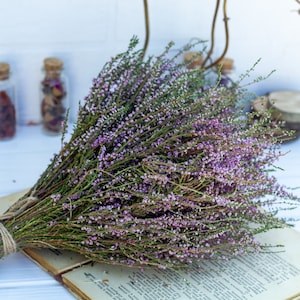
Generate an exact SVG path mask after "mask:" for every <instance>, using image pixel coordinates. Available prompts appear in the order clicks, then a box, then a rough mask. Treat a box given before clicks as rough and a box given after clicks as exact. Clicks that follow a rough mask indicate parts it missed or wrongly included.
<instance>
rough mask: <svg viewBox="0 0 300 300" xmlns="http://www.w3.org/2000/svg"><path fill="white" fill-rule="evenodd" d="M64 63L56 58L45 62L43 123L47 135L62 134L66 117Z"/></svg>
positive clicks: (42, 85)
mask: <svg viewBox="0 0 300 300" xmlns="http://www.w3.org/2000/svg"><path fill="white" fill-rule="evenodd" d="M62 71H63V62H62V61H61V60H60V59H58V58H55V57H49V58H46V59H45V60H44V72H45V75H44V79H43V80H42V82H41V90H42V104H41V113H42V122H43V129H44V131H45V133H47V134H53V135H56V134H60V133H61V132H62V131H63V123H64V120H65V117H66V109H67V103H66V96H67V92H66V78H65V76H64V75H63V72H62Z"/></svg>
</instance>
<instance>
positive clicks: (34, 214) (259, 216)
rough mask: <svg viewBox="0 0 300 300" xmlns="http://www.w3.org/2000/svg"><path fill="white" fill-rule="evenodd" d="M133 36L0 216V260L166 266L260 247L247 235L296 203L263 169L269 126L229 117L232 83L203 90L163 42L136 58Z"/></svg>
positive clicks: (271, 144) (201, 77)
mask: <svg viewBox="0 0 300 300" xmlns="http://www.w3.org/2000/svg"><path fill="white" fill-rule="evenodd" d="M137 43H138V42H137V40H136V39H132V40H131V43H130V46H129V48H128V50H127V51H126V52H124V53H122V54H120V55H117V56H116V57H115V58H113V59H112V60H111V61H110V62H108V63H107V64H106V65H105V66H104V68H103V69H102V71H101V72H100V74H99V76H98V77H97V78H96V79H95V80H94V81H93V84H92V87H91V90H90V92H89V95H88V96H87V97H86V99H85V101H84V104H83V106H82V107H81V108H80V112H79V116H78V122H77V124H76V126H75V128H74V131H73V134H72V137H71V139H70V140H69V141H68V142H67V143H64V146H63V148H62V149H61V151H60V153H58V154H57V155H55V156H54V158H53V160H52V161H51V163H50V165H49V166H48V168H47V169H46V170H45V171H44V173H43V174H42V175H41V177H40V178H39V180H38V181H37V183H36V184H35V185H34V186H33V187H32V189H31V190H30V191H29V192H28V194H27V195H25V196H24V197H23V198H21V199H20V200H19V201H18V202H17V204H16V205H14V206H13V207H11V208H10V209H9V210H8V211H7V212H6V213H5V214H4V215H3V216H2V217H1V220H2V223H0V224H1V232H2V236H3V239H2V241H1V242H0V252H1V255H2V256H3V255H6V254H7V253H9V252H12V251H15V250H16V249H22V248H25V247H51V248H52V247H53V248H60V249H66V250H73V251H76V252H79V253H81V254H83V255H85V256H86V257H88V258H91V259H92V260H94V261H99V262H105V263H112V264H125V265H129V266H144V267H145V266H157V267H171V268H178V267H185V266H188V265H189V264H190V263H191V262H193V261H195V260H199V259H200V260H201V259H214V258H215V259H223V258H224V259H226V258H230V257H234V256H236V255H239V254H243V253H249V252H259V251H263V250H264V249H265V247H266V246H265V245H261V244H259V243H258V242H257V241H256V240H255V235H256V234H257V233H260V232H264V231H267V230H269V229H271V228H276V227H283V226H285V224H284V222H283V221H281V220H279V219H278V218H276V216H275V215H276V212H277V210H278V209H280V206H281V204H283V205H285V203H289V204H293V203H294V204H297V199H295V198H294V197H293V196H292V195H290V194H288V193H287V192H286V191H285V190H284V189H283V188H282V187H281V186H280V185H278V183H277V182H276V179H275V178H274V177H273V176H272V175H271V173H270V172H269V171H268V170H269V169H270V168H271V167H272V165H273V163H274V161H276V159H277V158H278V156H279V155H280V153H279V152H278V149H277V148H278V146H276V143H275V142H276V137H275V136H274V134H273V132H276V136H278V130H280V128H277V127H276V124H273V123H271V122H270V121H268V118H267V116H260V118H255V116H252V115H251V113H249V114H248V115H245V114H244V115H243V114H242V113H240V112H239V111H238V108H237V105H236V103H237V102H238V101H239V99H240V98H242V95H241V94H240V92H239V90H238V89H237V88H236V87H232V88H226V87H224V86H215V87H211V88H207V82H206V80H205V74H204V73H203V72H202V71H201V70H194V71H187V70H186V69H184V68H182V67H181V66H179V65H177V64H176V63H175V62H174V61H175V59H174V58H171V59H169V58H168V56H169V54H168V50H169V48H167V49H166V51H165V52H164V53H163V54H162V55H160V56H158V57H152V58H148V59H147V60H146V61H143V59H142V52H141V51H139V50H136V46H137ZM266 124H267V126H266ZM266 207H267V208H268V210H265V209H262V208H266Z"/></svg>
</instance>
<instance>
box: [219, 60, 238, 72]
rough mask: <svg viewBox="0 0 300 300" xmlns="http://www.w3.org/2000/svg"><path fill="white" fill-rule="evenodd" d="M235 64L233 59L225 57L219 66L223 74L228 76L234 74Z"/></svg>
mask: <svg viewBox="0 0 300 300" xmlns="http://www.w3.org/2000/svg"><path fill="white" fill-rule="evenodd" d="M233 64H234V61H233V59H231V58H228V57H224V58H222V59H221V61H220V62H219V65H221V66H222V67H221V73H222V74H228V73H230V72H232V70H233Z"/></svg>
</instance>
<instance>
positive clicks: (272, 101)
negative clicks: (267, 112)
mask: <svg viewBox="0 0 300 300" xmlns="http://www.w3.org/2000/svg"><path fill="white" fill-rule="evenodd" d="M268 101H269V105H270V106H271V107H272V108H274V112H275V114H276V117H277V118H279V119H280V120H283V121H286V122H288V123H289V124H292V125H294V126H295V127H297V128H298V127H299V128H300V92H298V91H277V92H272V93H270V94H269V96H268Z"/></svg>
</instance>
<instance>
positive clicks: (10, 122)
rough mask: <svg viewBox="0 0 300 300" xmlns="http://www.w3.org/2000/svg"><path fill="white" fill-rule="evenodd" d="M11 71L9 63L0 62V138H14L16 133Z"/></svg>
mask: <svg viewBox="0 0 300 300" xmlns="http://www.w3.org/2000/svg"><path fill="white" fill-rule="evenodd" d="M9 71H10V66H9V64H7V63H0V140H4V139H9V138H12V137H14V135H15V133H16V109H15V105H14V99H13V95H14V94H13V88H14V87H13V85H12V84H11V83H10V82H9Z"/></svg>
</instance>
